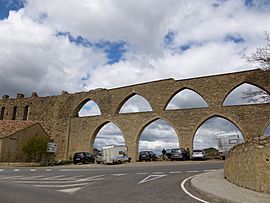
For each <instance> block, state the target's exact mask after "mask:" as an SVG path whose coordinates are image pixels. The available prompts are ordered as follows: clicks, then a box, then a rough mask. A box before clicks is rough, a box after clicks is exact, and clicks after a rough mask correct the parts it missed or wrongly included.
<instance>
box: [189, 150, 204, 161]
mask: <svg viewBox="0 0 270 203" xmlns="http://www.w3.org/2000/svg"><path fill="white" fill-rule="evenodd" d="M191 158H192V160H195V159H201V160H206V159H207V157H206V154H205V152H204V150H199V149H196V150H193V152H192V156H191Z"/></svg>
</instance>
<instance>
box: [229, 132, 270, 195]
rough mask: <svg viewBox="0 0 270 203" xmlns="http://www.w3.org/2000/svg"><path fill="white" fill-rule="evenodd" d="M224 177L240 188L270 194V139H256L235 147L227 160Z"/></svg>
mask: <svg viewBox="0 0 270 203" xmlns="http://www.w3.org/2000/svg"><path fill="white" fill-rule="evenodd" d="M224 175H225V177H226V179H227V180H228V181H230V182H232V183H234V184H236V185H238V186H241V187H244V188H248V189H251V190H255V191H258V192H265V193H270V137H264V136H262V137H256V138H253V139H249V140H248V141H246V142H244V143H242V144H240V145H237V146H235V147H233V149H231V150H230V153H229V156H228V158H227V159H226V160H225V164H224Z"/></svg>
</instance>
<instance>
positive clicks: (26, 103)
mask: <svg viewBox="0 0 270 203" xmlns="http://www.w3.org/2000/svg"><path fill="white" fill-rule="evenodd" d="M269 81H270V71H262V70H251V71H243V72H237V73H228V74H221V75H213V76H205V77H198V78H191V79H184V80H174V79H166V80H160V81H153V82H148V83H143V84H136V85H130V86H126V87H120V88H115V89H95V90H90V91H88V92H77V93H67V92H65V91H63V92H62V94H61V95H57V96H46V97H40V96H38V94H37V93H33V94H32V96H31V97H27V98H25V97H24V96H23V95H22V94H18V95H17V98H9V97H8V96H7V95H4V96H3V97H2V99H0V109H1V114H0V119H2V120H11V119H12V118H14V119H15V120H23V119H24V118H25V117H24V112H25V109H26V107H28V108H27V109H28V117H27V118H28V120H32V121H38V122H39V123H40V124H41V125H42V126H43V128H44V129H45V130H46V132H47V133H48V134H49V136H50V137H51V138H52V139H53V140H54V142H56V143H57V144H58V151H57V159H68V158H70V157H71V156H72V155H73V153H74V152H76V151H83V150H87V151H91V150H92V147H93V143H94V140H95V138H96V135H97V133H98V132H99V130H100V129H101V127H102V126H104V125H105V124H106V123H108V122H113V123H114V124H116V125H117V126H118V127H119V128H120V130H121V131H122V134H123V137H124V138H125V142H126V145H127V146H128V149H129V155H130V156H132V158H133V159H132V160H136V158H137V157H138V144H139V140H140V136H141V133H142V131H143V130H144V128H145V127H146V126H147V125H148V124H150V123H151V122H153V121H155V120H157V119H159V118H160V119H163V120H165V121H167V122H168V123H169V124H170V125H171V126H172V127H173V128H174V129H175V131H176V133H177V136H178V139H179V142H180V146H181V147H184V148H190V149H192V146H193V138H194V136H195V133H196V131H197V129H198V128H199V127H200V126H201V125H202V124H203V123H204V122H205V121H206V120H207V119H209V118H211V117H214V116H220V117H222V118H225V119H228V120H229V121H231V122H232V123H233V124H234V125H236V126H237V127H238V128H239V129H240V131H241V132H242V134H243V135H244V137H245V139H248V138H251V137H253V136H254V135H261V134H263V132H264V130H265V128H266V126H268V125H269V122H270V120H269V118H270V104H269V103H268V104H257V105H238V106H223V102H224V100H225V98H226V96H227V95H228V94H229V93H230V92H231V91H232V90H234V89H235V88H237V87H238V86H239V85H241V84H243V83H249V84H253V85H256V86H258V87H260V88H262V89H264V90H265V91H267V92H268V93H269V92H270V83H269ZM183 89H190V90H193V91H195V92H197V93H198V94H199V95H201V96H202V97H203V98H204V99H205V101H206V102H207V104H208V107H207V108H193V109H175V110H166V106H167V104H168V103H169V102H170V100H171V99H172V98H173V96H175V95H176V94H177V93H178V92H180V91H181V90H183ZM135 94H138V95H141V96H143V97H144V98H145V99H146V100H147V101H148V102H149V103H150V105H151V107H152V109H153V111H151V112H138V113H125V114H120V113H119V109H120V108H121V106H122V105H123V104H124V103H125V101H127V100H128V99H129V98H130V97H131V96H133V95H135ZM89 100H93V101H94V102H95V103H96V104H97V105H98V107H99V108H100V111H101V115H100V116H88V117H78V112H79V110H80V109H81V107H82V106H83V105H84V104H85V103H86V102H87V101H89ZM14 107H16V109H17V111H16V112H17V113H16V115H15V117H14V115H13V114H14V113H13V110H14ZM1 115H2V116H1Z"/></svg>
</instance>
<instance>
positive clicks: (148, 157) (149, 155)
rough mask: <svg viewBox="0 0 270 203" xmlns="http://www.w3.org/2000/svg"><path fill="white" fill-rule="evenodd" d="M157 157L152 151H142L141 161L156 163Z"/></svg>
mask: <svg viewBox="0 0 270 203" xmlns="http://www.w3.org/2000/svg"><path fill="white" fill-rule="evenodd" d="M156 160H157V156H156V155H155V153H154V152H152V151H141V152H140V155H139V161H156Z"/></svg>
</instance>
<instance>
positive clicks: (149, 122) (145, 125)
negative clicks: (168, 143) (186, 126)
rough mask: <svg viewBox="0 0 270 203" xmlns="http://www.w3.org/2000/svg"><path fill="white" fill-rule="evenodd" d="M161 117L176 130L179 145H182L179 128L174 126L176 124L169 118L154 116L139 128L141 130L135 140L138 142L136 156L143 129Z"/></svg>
mask: <svg viewBox="0 0 270 203" xmlns="http://www.w3.org/2000/svg"><path fill="white" fill-rule="evenodd" d="M159 119H160V120H163V121H165V122H166V123H167V124H168V125H169V126H170V127H172V128H173V130H174V131H175V133H176V136H177V138H178V144H179V147H180V136H179V132H178V130H177V129H176V128H175V127H174V125H173V124H172V123H171V122H170V121H169V120H167V119H165V118H163V117H160V116H157V117H154V118H152V119H150V120H148V121H147V122H145V123H144V124H143V125H142V127H141V128H140V130H139V132H138V134H137V136H136V140H135V143H136V146H135V149H136V151H135V153H136V158H137V157H138V152H139V141H140V139H141V136H142V133H143V131H144V130H145V129H146V128H147V127H148V126H149V125H151V124H152V123H153V122H155V121H157V120H159Z"/></svg>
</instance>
